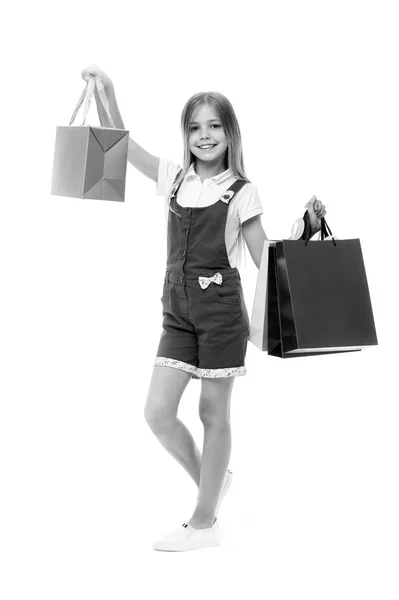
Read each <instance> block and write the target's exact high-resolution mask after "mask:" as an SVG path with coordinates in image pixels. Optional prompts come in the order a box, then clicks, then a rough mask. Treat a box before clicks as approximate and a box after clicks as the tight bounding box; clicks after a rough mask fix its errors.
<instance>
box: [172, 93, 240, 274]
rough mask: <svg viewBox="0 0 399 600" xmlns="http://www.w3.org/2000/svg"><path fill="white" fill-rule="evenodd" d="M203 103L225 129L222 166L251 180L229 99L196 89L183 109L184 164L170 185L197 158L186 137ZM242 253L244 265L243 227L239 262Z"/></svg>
mask: <svg viewBox="0 0 399 600" xmlns="http://www.w3.org/2000/svg"><path fill="white" fill-rule="evenodd" d="M203 104H210V105H211V106H212V107H213V108H214V109H215V111H216V113H217V115H218V117H219V119H220V120H221V122H222V125H223V129H224V132H225V134H226V138H227V151H226V159H225V169H228V168H229V169H231V172H232V174H233V175H234V177H236V178H237V179H244V180H245V181H247V182H248V183H251V182H250V180H249V179H248V177H247V176H246V174H245V169H244V159H243V153H242V142H241V131H240V126H239V124H238V121H237V117H236V115H235V112H234V109H233V106H232V104H231V102H230V101H229V100H228V99H227V98H226V96H224V95H223V94H221V93H220V92H213V91H212V92H198V93H197V94H194V95H193V96H191V98H189V99H188V100H187V102H186V104H185V106H184V108H183V111H182V114H181V118H180V126H181V132H182V136H183V142H184V157H183V167H182V170H181V172H180V175H179V177H178V178H177V180H176V182H175V184H174V186H173V187H177V186H178V185H180V183H181V182H182V181H183V179H184V177H185V176H186V173H187V171H188V169H189V168H190V165H191V163H193V162H195V160H196V157H195V156H194V154H193V153H192V152H191V150H190V149H189V144H188V138H189V135H190V121H191V117H192V115H193V112H194V110H195V109H196V108H197V107H198V106H202V105H203ZM242 256H244V259H245V264H246V252H245V243H244V240H243V236H242V230H241V229H240V233H239V236H238V262H239V264H240V262H241V257H242Z"/></svg>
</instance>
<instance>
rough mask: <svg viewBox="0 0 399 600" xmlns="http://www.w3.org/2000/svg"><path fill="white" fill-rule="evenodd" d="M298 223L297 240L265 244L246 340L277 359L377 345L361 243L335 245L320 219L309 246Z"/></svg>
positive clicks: (338, 242)
mask: <svg viewBox="0 0 399 600" xmlns="http://www.w3.org/2000/svg"><path fill="white" fill-rule="evenodd" d="M303 219H304V229H303V234H302V236H301V238H299V239H290V240H266V241H265V244H264V247H263V253H262V260H261V265H260V269H259V274H258V282H257V287H256V293H255V300H254V306H253V311H252V318H251V328H250V337H249V341H251V342H252V343H253V344H254V345H256V346H257V347H258V348H259V349H260V350H263V351H264V350H267V352H268V353H269V354H270V355H272V356H276V357H279V358H294V357H300V356H313V355H318V354H334V353H336V352H355V351H359V350H362V349H363V348H367V347H368V346H372V345H377V344H378V341H377V335H376V330H375V325H374V318H373V312H372V306H371V300H370V295H369V289H368V283H367V277H366V272H365V267H364V262H363V256H362V251H361V246H360V240H359V239H347V240H338V238H337V237H336V236H334V235H333V234H332V232H331V230H330V228H329V227H328V225H327V223H326V221H325V219H324V218H322V219H321V230H320V240H312V243H311V244H310V243H309V240H310V231H311V227H310V222H309V219H308V216H307V215H306V213H305V215H304V218H303ZM327 228H328V229H327Z"/></svg>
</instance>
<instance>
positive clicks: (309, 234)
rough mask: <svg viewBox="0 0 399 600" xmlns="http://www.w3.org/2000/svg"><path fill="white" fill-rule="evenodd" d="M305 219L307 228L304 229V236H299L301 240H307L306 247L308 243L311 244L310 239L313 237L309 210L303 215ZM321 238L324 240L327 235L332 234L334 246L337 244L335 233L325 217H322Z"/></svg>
mask: <svg viewBox="0 0 399 600" xmlns="http://www.w3.org/2000/svg"><path fill="white" fill-rule="evenodd" d="M302 218H303V220H304V222H305V228H304V230H303V234H302V236H301V237H300V238H299V239H300V240H305V248H306V247H307V245H308V244H309V240H310V238H311V237H312V226H311V224H310V218H309V213H308V211H306V212H305V214H304V215H303V217H302ZM320 227H321V229H320V236H321V237H320V239H321V240H322V241H323V240H324V238H326V237H327V236H329V235H331V237H332V241H333V243H334V246H336V245H337V244H336V242H335V240H334V237H333V233H332V231H331V229H330V227H329V226H328V224H327V221H326V220H325V218H324V217H321V219H320Z"/></svg>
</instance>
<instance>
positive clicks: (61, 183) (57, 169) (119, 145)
mask: <svg viewBox="0 0 399 600" xmlns="http://www.w3.org/2000/svg"><path fill="white" fill-rule="evenodd" d="M95 85H97V89H98V93H99V96H100V100H101V103H102V105H103V106H104V110H105V112H106V113H107V116H108V118H109V120H110V123H111V124H112V127H99V126H91V125H85V122H86V117H87V113H88V110H89V108H90V103H91V99H92V96H93V94H94V86H95ZM83 101H85V104H84V107H83V123H82V125H79V126H71V125H72V123H73V121H74V120H75V117H76V115H77V113H78V111H79V109H80V107H81V105H82V103H83ZM128 147H129V131H127V130H126V129H117V128H115V126H114V121H113V119H112V116H111V114H110V112H109V104H108V99H107V96H106V94H105V91H104V87H103V85H102V83H101V79H100V77H98V76H96V77H90V78H89V81H88V82H87V84H86V88H85V89H84V91H83V93H82V95H81V97H80V99H79V102H78V104H77V106H76V108H75V111H74V113H73V115H72V117H71V120H70V122H69V126H59V127H57V131H56V140H55V152H54V161H53V175H52V181H51V191H50V194H52V195H55V196H69V197H71V198H83V199H89V198H91V199H95V200H115V201H117V202H124V200H125V184H126V169H127V156H128Z"/></svg>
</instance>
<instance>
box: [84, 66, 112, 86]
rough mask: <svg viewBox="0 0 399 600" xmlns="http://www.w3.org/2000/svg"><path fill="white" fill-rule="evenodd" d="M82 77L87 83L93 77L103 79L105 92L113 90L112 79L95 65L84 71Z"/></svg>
mask: <svg viewBox="0 0 399 600" xmlns="http://www.w3.org/2000/svg"><path fill="white" fill-rule="evenodd" d="M81 75H82V77H83V79H84V80H85V81H88V80H89V77H90V76H91V75H98V76H99V77H100V79H101V83H102V84H103V86H104V89H105V91H107V90H109V89H111V88H112V87H113V85H114V84H113V83H112V81H111V78H110V77H108V75H107V74H106V73H104V71H102V70H101V69H100V67H98V66H97V65H94V64H93V65H89V66H88V67H86V68H85V69H83V71H82V73H81Z"/></svg>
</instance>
